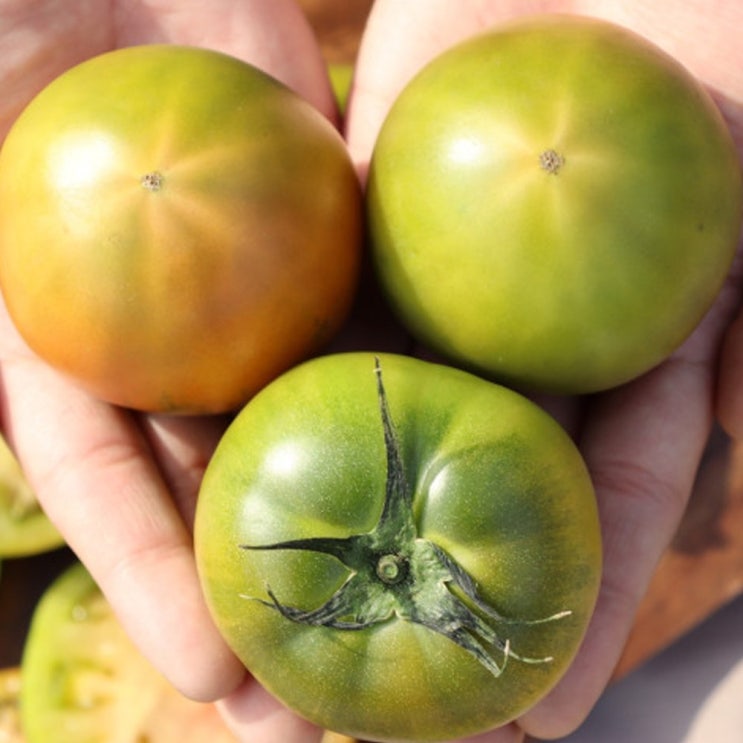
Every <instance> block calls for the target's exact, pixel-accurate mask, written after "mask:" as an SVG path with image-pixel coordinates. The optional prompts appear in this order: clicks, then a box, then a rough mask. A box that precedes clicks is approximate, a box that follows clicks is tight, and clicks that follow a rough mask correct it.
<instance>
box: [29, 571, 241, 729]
mask: <svg viewBox="0 0 743 743" xmlns="http://www.w3.org/2000/svg"><path fill="white" fill-rule="evenodd" d="M21 670H22V677H23V685H22V688H21V720H22V723H23V730H24V732H25V734H26V736H27V738H28V743H50V741H54V743H82V741H106V743H130V741H147V742H148V743H176V742H177V743H203V741H209V742H210V743H236V741H235V737H234V736H233V735H232V733H230V732H229V731H228V730H227V728H226V726H225V724H224V722H223V721H222V719H221V717H220V716H219V714H218V712H217V711H216V708H215V707H214V706H213V705H207V704H199V703H197V702H193V701H191V700H188V699H186V698H185V697H183V696H182V695H181V694H180V693H178V692H177V691H175V689H173V687H172V686H170V685H169V684H168V682H167V681H166V680H165V679H164V678H163V677H162V676H161V675H160V673H159V672H158V671H157V670H155V668H154V667H153V666H151V665H150V664H149V662H148V661H147V660H146V659H145V658H144V657H143V656H142V655H140V653H139V652H138V651H137V649H136V648H135V647H134V645H132V643H131V640H129V638H128V637H127V635H126V634H125V633H124V630H123V628H122V627H121V625H120V624H119V622H118V621H117V619H116V618H115V616H114V614H113V612H112V611H111V608H110V606H109V605H108V603H107V601H106V600H105V598H104V597H103V594H102V593H101V592H100V590H99V589H98V587H97V586H96V584H95V583H94V582H93V579H92V578H91V577H90V575H89V574H88V572H87V571H86V570H85V568H84V567H83V566H82V565H80V564H74V565H73V566H72V567H70V568H68V569H67V570H66V571H65V572H64V573H62V575H61V576H60V577H59V578H57V580H56V581H55V582H54V583H52V585H51V586H50V587H49V588H48V589H47V590H46V592H45V593H44V595H43V596H42V598H41V600H40V602H39V604H38V606H37V608H36V610H35V612H34V615H33V618H32V621H31V629H30V631H29V635H28V639H27V642H26V646H25V648H24V652H23V658H22V663H21Z"/></svg>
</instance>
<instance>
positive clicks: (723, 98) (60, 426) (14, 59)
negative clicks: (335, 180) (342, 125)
mask: <svg viewBox="0 0 743 743" xmlns="http://www.w3.org/2000/svg"><path fill="white" fill-rule="evenodd" d="M536 11H563V12H576V13H580V12H584V13H590V14H592V15H598V16H602V17H606V18H609V19H611V20H614V21H618V22H621V23H623V24H624V25H627V26H629V27H631V28H634V29H635V30H637V31H639V32H640V33H642V34H643V35H645V36H647V37H648V38H650V39H652V40H653V41H655V42H656V43H658V44H659V45H660V46H661V47H663V48H665V49H666V50H667V51H669V52H671V53H672V54H673V55H674V56H676V57H677V58H678V59H679V60H681V61H682V62H683V63H685V64H686V65H687V66H688V67H689V69H690V70H691V71H692V72H693V73H694V74H695V75H696V76H698V77H699V78H700V79H701V80H702V81H703V82H704V83H705V84H706V85H707V86H708V87H709V89H710V90H711V91H712V93H713V95H714V96H715V98H716V100H717V101H718V104H719V105H720V107H721V109H722V110H723V113H724V114H725V116H726V118H727V120H728V123H729V125H730V128H731V130H732V131H733V133H734V136H735V137H736V140H737V143H738V146H739V151H741V153H743V75H742V74H741V70H743V52H741V50H740V39H739V34H738V31H737V29H739V28H741V27H743V6H741V5H740V3H739V2H738V0H706V1H703V0H689V1H688V2H685V3H677V2H672V0H659V1H656V2H652V3H651V2H640V1H639V0H638V1H636V2H631V1H630V0H627V1H626V2H623V3H616V2H609V1H608V0H607V1H599V2H583V3H581V2H558V1H557V0H553V1H552V2H549V1H545V2H518V1H516V0H511V1H510V2H509V1H506V0H461V1H459V2H453V1H452V0H406V2H400V0H377V2H376V3H375V6H374V8H373V11H372V15H371V18H370V22H369V25H368V27H367V30H366V33H365V36H364V39H363V43H362V49H361V52H360V57H359V64H358V71H357V77H356V80H355V84H354V90H353V91H352V96H351V101H350V109H349V117H348V123H347V132H346V133H347V137H348V141H349V147H350V150H351V153H352V155H353V157H354V160H355V162H356V163H357V165H358V168H359V173H360V176H361V177H362V179H363V177H364V174H365V170H366V164H367V162H368V159H369V154H370V151H371V148H372V146H373V142H374V139H375V136H376V134H377V132H378V130H379V126H380V125H381V122H382V120H383V118H384V115H385V113H386V111H387V110H388V108H389V106H390V104H391V101H392V100H393V99H394V97H395V96H396V95H397V93H399V91H400V89H401V88H402V86H403V85H404V84H405V82H406V81H407V80H408V79H409V78H410V77H411V75H412V74H414V72H415V71H416V70H417V69H419V68H420V67H421V65H422V64H424V63H425V61H427V60H428V59H430V58H431V57H432V56H434V55H435V54H436V53H437V52H439V51H442V50H443V49H444V48H446V47H448V46H450V45H451V44H453V43H455V42H456V41H457V40H459V39H462V38H464V37H466V36H468V35H470V34H472V33H475V32H477V31H479V30H481V29H483V28H485V27H487V26H490V25H492V24H494V23H497V22H499V21H501V20H504V19H506V18H509V17H512V16H514V15H516V14H519V13H523V12H536ZM151 41H167V42H177V43H190V44H199V45H204V46H210V47H213V48H218V49H222V50H224V51H227V52H230V53H232V54H235V55H236V56H239V57H242V58H244V59H247V60H249V61H252V62H254V63H255V64H257V65H259V66H260V67H262V68H264V69H266V70H267V71H269V72H271V73H272V74H274V75H275V76H277V77H279V78H280V79H282V80H284V81H285V82H287V83H288V84H289V85H290V86H292V87H293V88H294V89H296V90H297V91H299V92H300V93H301V94H302V95H303V96H305V97H306V98H308V99H309V100H310V101H311V102H312V103H313V104H314V105H316V106H317V107H318V108H319V109H320V110H321V111H323V112H324V113H325V114H326V115H328V116H329V117H331V118H332V117H333V105H332V99H331V95H330V89H329V85H328V81H327V77H326V75H325V71H324V66H323V63H322V60H321V57H320V54H319V50H318V48H317V46H316V43H315V41H314V39H313V37H312V34H311V32H310V29H309V27H308V26H307V24H306V22H305V21H304V18H303V16H302V15H301V13H300V11H299V8H298V7H297V6H296V5H294V4H293V3H292V2H290V1H289V0H272V2H270V3H267V2H263V0H242V1H241V0H212V1H211V2H209V3H203V2H201V0H169V1H168V0H150V2H146V1H145V0H138V1H137V0H119V2H114V1H113V0H111V1H110V2H103V1H102V0H69V1H68V2H65V3H59V2H56V1H55V0H47V1H46V2H44V1H43V0H0V59H2V60H3V62H2V69H0V84H1V85H2V90H3V96H2V98H1V99H0V130H1V131H2V134H3V135H4V133H5V132H6V131H7V128H8V126H9V125H10V124H11V122H12V121H13V119H14V118H15V116H16V115H17V114H18V112H19V110H20V109H21V107H22V106H23V105H24V104H25V102H27V101H28V100H29V99H30V97H31V96H32V95H33V94H34V93H35V92H37V91H38V90H39V88H40V87H41V86H42V85H43V84H45V83H46V82H47V81H49V80H50V79H51V78H52V77H54V76H55V75H56V74H58V73H60V72H61V71H62V70H63V69H65V68H67V67H69V66H71V65H72V64H75V63H76V62H78V61H82V60H83V59H85V58H87V57H89V56H92V55H93V54H96V53H98V52H102V51H104V50H106V49H109V48H112V47H114V46H120V45H130V44H134V43H143V42H151ZM740 264H741V261H740V259H739V260H738V261H737V262H736V265H735V266H734V268H733V271H732V272H731V276H730V278H729V281H728V283H727V284H726V286H725V288H724V289H723V291H722V292H721V294H720V297H719V300H718V302H717V304H716V305H715V307H714V308H713V309H712V310H711V311H710V312H709V314H708V316H707V317H706V318H705V320H704V321H703V323H702V324H701V326H700V327H699V328H698V329H697V330H696V331H695V333H694V334H693V336H692V337H691V338H690V339H689V340H688V341H687V342H686V343H685V344H684V346H683V347H682V348H681V349H679V350H678V351H677V352H676V353H675V354H674V355H673V357H672V358H671V359H670V360H669V361H668V362H666V363H665V364H663V365H662V366H661V367H659V368H657V369H656V370H654V371H652V372H651V373H649V374H647V375H646V376H644V377H642V378H641V379H639V380H637V381H635V382H633V383H631V384H628V385H626V386H624V387H622V388H620V389H617V390H614V391H611V392H607V393H605V394H602V395H600V396H597V397H596V398H594V399H592V401H591V403H590V405H587V404H585V402H584V401H580V400H565V399H562V400H549V401H545V403H546V404H547V406H548V408H549V409H550V410H551V411H552V412H554V413H555V414H556V415H557V416H558V417H559V418H560V420H561V421H563V422H564V423H565V425H566V426H567V427H569V428H570V429H571V430H572V431H574V432H575V435H576V438H577V439H578V441H579V444H580V446H581V450H582V452H583V454H584V456H585V458H586V460H587V462H588V464H589V467H590V469H591V473H592V476H593V479H594V482H595V485H596V488H597V494H598V499H599V504H600V511H601V519H602V528H603V535H604V549H605V567H604V576H603V583H602V590H601V595H600V598H599V603H598V606H597V610H596V613H595V616H594V619H593V621H592V623H591V626H590V628H589V631H588V635H587V638H586V641H585V644H584V647H583V649H582V651H581V653H580V654H579V656H578V658H577V659H576V661H575V663H574V665H573V667H572V668H571V670H570V671H569V672H568V674H567V675H566V677H565V678H564V679H563V680H562V682H561V683H560V684H559V685H558V686H557V687H556V688H555V689H554V691H553V692H552V693H551V694H550V695H549V696H548V697H547V698H546V699H545V700H543V701H542V702H541V703H540V704H539V705H538V706H537V707H535V708H534V709H532V710H531V711H530V712H528V713H527V714H526V715H524V716H523V717H522V718H520V719H519V720H517V721H516V722H514V723H512V724H510V725H508V726H505V727H503V728H501V729H499V730H496V731H493V732H491V733H487V734H484V735H481V736H479V737H478V738H477V739H476V740H477V741H479V743H515V742H517V741H521V740H523V738H524V735H525V734H526V733H529V734H531V735H533V736H536V737H545V738H551V737H558V736H561V735H565V734H566V733H568V732H569V731H571V730H572V729H573V728H575V727H576V726H577V725H578V724H580V722H581V721H582V719H583V718H584V717H585V715H586V714H587V713H588V712H589V711H590V709H591V708H592V706H593V705H594V703H595V702H596V700H597V698H598V697H599V696H600V694H601V693H602V691H603V689H604V687H605V685H606V683H607V681H608V679H609V677H610V676H611V672H612V668H613V666H614V664H615V663H616V660H617V658H618V656H619V654H620V652H621V650H622V646H623V643H624V640H625V638H626V636H627V633H628V631H629V628H630V626H631V623H632V619H633V616H634V612H635V610H636V607H637V604H638V602H639V601H640V599H641V597H642V595H643V593H644V591H645V589H646V586H647V584H648V581H649V579H650V577H651V575H652V572H653V570H654V567H655V565H656V563H657V560H658V558H659V556H660V555H661V554H662V552H663V550H664V549H665V547H666V546H667V545H668V543H669V541H670V539H671V537H672V535H673V532H674V530H675V528H676V526H677V524H678V521H679V519H680V517H681V515H682V512H683V509H684V506H685V504H686V501H687V499H688V496H689V493H690V489H691V486H692V483H693V480H694V476H695V473H696V470H697V467H698V463H699V459H700V456H701V453H702V450H703V448H704V445H705V442H706V440H707V436H708V433H709V430H710V427H711V425H712V423H713V420H714V416H715V414H716V413H717V414H718V417H719V419H720V420H721V422H722V423H723V425H724V426H725V427H726V428H727V430H728V431H729V432H731V433H732V434H733V435H737V436H743V382H741V381H740V380H741V376H742V375H743V319H738V320H736V321H735V322H733V320H734V318H735V316H736V313H737V309H738V304H739V299H740V291H741V280H742V278H743V277H742V276H741V270H740V268H741V265H740ZM378 320H379V318H378V317H377V316H376V315H375V314H374V312H372V311H367V312H366V313H364V314H363V316H362V318H361V322H359V323H357V325H356V326H352V327H350V328H349V329H347V330H346V331H345V333H344V340H343V342H342V347H348V346H349V345H354V346H356V347H359V348H367V349H372V350H402V349H404V348H405V347H406V340H405V338H404V336H403V335H402V334H401V333H400V331H399V329H397V328H394V327H392V326H391V325H380V323H379V322H378ZM385 322H387V321H386V320H385ZM731 322H733V324H732V325H731ZM354 328H356V330H355V329H354ZM0 354H1V358H2V366H1V368H0V383H1V385H2V386H1V388H0V389H1V390H2V396H1V397H0V401H1V402H2V423H3V431H4V432H5V434H6V435H7V436H8V438H9V439H10V441H11V443H12V445H13V446H14V448H15V450H16V451H17V453H18V455H19V457H20V459H21V461H22V463H23V465H24V467H25V469H26V471H27V473H28V475H29V478H30V479H31V481H32V483H33V485H34V486H35V488H36V490H37V492H38V495H39V498H40V499H41V501H42V504H43V506H44V508H45V509H46V510H47V512H48V513H49V515H50V516H51V518H52V519H53V520H54V521H55V523H56V524H57V525H58V527H59V528H60V530H61V531H62V533H63V534H64V535H65V537H66V538H67V540H68V542H69V543H70V545H71V546H72V548H73V549H74V550H75V551H76V553H77V554H78V555H79V556H80V558H81V559H82V560H83V562H85V564H86V565H87V566H88V568H89V569H90V570H91V572H92V574H93V576H94V577H95V579H96V580H97V581H98V583H99V584H100V585H101V587H102V588H103V590H104V592H105V593H106V595H107V597H108V599H109V600H110V602H111V603H112V605H113V607H114V608H115V610H116V612H117V613H118V615H119V616H120V618H121V619H122V621H123V623H124V625H125V626H126V628H127V630H128V631H129V633H130V634H131V636H132V638H133V639H134V640H135V642H136V643H137V644H138V645H139V647H140V648H141V649H142V651H143V652H144V653H145V654H146V655H147V656H148V657H149V658H150V659H151V660H152V662H153V663H154V664H155V665H156V666H157V667H158V668H159V669H160V670H161V671H162V672H163V673H164V674H165V675H166V676H167V677H168V678H169V679H170V680H171V681H172V682H173V683H174V684H175V685H176V686H177V687H178V688H179V689H181V690H182V691H183V692H184V693H186V694H187V695H189V696H191V697H193V698H196V699H200V700H221V702H220V708H221V709H222V711H223V713H224V715H225V718H226V719H227V720H228V722H229V723H230V725H231V726H232V727H233V729H234V730H235V731H236V733H237V734H238V736H239V737H240V739H241V740H245V741H250V742H251V743H263V742H264V741H265V742H266V743H268V742H272V741H277V740H281V741H285V742H286V743H317V741H319V740H320V739H321V737H322V731H320V730H318V729H316V728H313V727H312V726H310V725H308V724H307V723H305V722H303V721H301V720H299V719H298V718H296V717H295V716H294V715H293V714H292V713H290V712H288V711H287V710H285V709H284V708H283V707H282V706H281V705H280V704H278V703H277V702H276V701H274V700H272V699H271V698H270V697H269V696H268V695H267V694H266V693H265V692H263V691H262V689H261V688H260V687H259V686H258V685H257V684H256V683H255V682H254V681H253V680H252V679H251V678H250V677H249V676H248V675H247V674H246V672H245V670H244V669H243V668H242V666H241V665H240V663H239V662H238V661H237V660H236V659H235V658H234V657H233V655H232V654H231V652H230V651H229V649H228V648H227V647H226V645H225V644H224V642H223V641H222V640H221V638H220V636H219V634H218V632H217V631H216V629H215V628H214V626H213V624H212V622H211V620H210V618H209V615H208V611H207V609H206V606H205V604H204V601H203V598H202V594H201V590H200V588H199V584H198V579H197V575H196V571H195V566H194V558H193V552H192V544H191V526H192V522H193V516H194V508H195V500H196V494H197V490H198V485H199V481H200V477H201V474H202V472H203V468H204V466H205V464H206V462H207V461H208V458H209V455H210V453H211V451H212V450H213V447H214V445H215V443H216V441H217V440H218V438H219V436H220V434H221V432H222V431H223V428H224V420H223V419H222V418H218V417H214V418H202V419H187V418H177V419H173V418H168V417H165V416H157V415H146V416H145V415H135V414H130V413H128V412H124V411H121V410H119V409H115V408H112V407H110V406H108V405H106V404H104V403H101V402H98V401H96V400H93V399H91V398H90V397H88V396H87V395H86V394H85V393H83V392H81V391H80V390H79V389H78V388H77V387H76V386H74V385H73V384H71V383H70V382H69V381H67V380H65V379H63V378H62V377H60V376H59V375H58V374H56V373H55V372H54V371H52V370H50V369H49V368H48V367H46V366H45V365H44V364H42V363H41V362H39V361H38V360H37V359H36V358H35V357H34V356H33V355H32V354H31V353H30V351H29V350H28V349H27V348H26V347H25V346H24V344H23V343H22V341H21V340H20V339H19V337H18V336H17V334H16V333H15V331H14V329H13V328H12V325H11V323H10V321H9V320H8V319H7V317H5V315H4V314H3V315H2V320H1V322H0Z"/></svg>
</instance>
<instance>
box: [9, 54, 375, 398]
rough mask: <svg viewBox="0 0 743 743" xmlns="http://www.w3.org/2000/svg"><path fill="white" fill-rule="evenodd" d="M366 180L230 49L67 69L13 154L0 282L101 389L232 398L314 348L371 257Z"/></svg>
mask: <svg viewBox="0 0 743 743" xmlns="http://www.w3.org/2000/svg"><path fill="white" fill-rule="evenodd" d="M360 202H361V198H360V189H359V186H358V182H357V178H356V175H355V172H354V170H353V166H352V164H351V161H350V158H349V156H348V153H347V150H346V148H345V145H344V143H343V140H342V138H341V136H340V135H339V133H338V132H337V131H336V130H335V129H334V128H333V127H332V125H331V124H330V123H329V122H328V121H327V120H326V119H325V118H324V117H323V116H322V115H321V114H320V113H319V112H318V111H317V110H316V109H314V108H313V107H312V106H311V105H310V104H309V103H308V102H306V101H304V100H303V99H302V98H300V97H299V96H298V95H297V94H295V93H294V92H292V91H290V90H289V89H288V88H286V87H285V86H283V85H281V84H280V83H279V82H277V81H276V80H274V79H273V78H271V77H270V76H268V75H266V74H265V73H263V72H261V71H259V70H258V69H256V68H254V67H253V66H251V65H248V64H247V63H245V62H242V61H239V60H237V59H234V58H232V57H229V56H227V55H223V54H219V53H217V52H213V51H209V50H204V49H196V48H189V47H177V46H165V45H154V46H141V47H133V48H128V49H122V50H118V51H115V52H110V53H107V54H104V55H101V56H99V57H96V58H94V59H92V60H88V61H86V62H84V63H83V64H81V65H79V66H77V67H75V68H73V69H71V70H68V71H67V72H66V73H64V74H63V75H62V76H60V77H59V78H57V79H56V80H55V81H53V82H52V83H51V84H50V85H49V86H48V87H47V88H45V89H44V90H43V91H42V92H41V93H40V94H39V95H38V96H37V97H36V98H35V99H34V100H33V101H32V102H31V103H30V104H29V106H28V107H27V109H26V110H25V111H24V112H23V113H22V114H21V116H20V117H19V119H18V120H17V122H16V123H15V125H14V126H13V128H12V130H11V132H10V133H9V135H8V138H7V140H6V142H5V144H4V146H3V149H2V153H0V284H1V286H2V291H3V294H4V296H5V300H6V303H7V305H8V309H9V312H10V314H11V317H12V318H13V320H14V322H15V324H16V325H17V327H18V329H19V330H20V332H21V334H22V335H23V336H24V338H25V339H26V341H27V342H28V344H29V345H30V346H31V348H32V349H34V350H35V351H36V352H37V353H38V354H39V355H40V356H41V357H43V358H44V359H45V360H47V361H48V362H49V363H50V364H52V365H53V366H55V367H56V368H58V369H60V370H62V371H64V372H66V373H67V374H69V375H71V376H72V377H74V378H76V379H77V380H79V381H80V382H81V383H82V384H83V385H84V386H85V387H86V388H87V389H88V390H89V391H91V392H92V393H93V394H95V395H96V396H98V397H100V398H103V399H105V400H108V401H111V402H114V403H117V404H120V405H124V406H128V407H133V408H138V409H143V410H165V411H177V412H217V411H221V410H228V409H231V408H234V407H236V406H238V405H239V404H240V403H242V402H243V401H244V400H246V399H247V398H249V397H250V396H252V395H253V394H254V393H255V392H256V391H257V390H258V389H260V388H261V387H262V386H263V385H265V384H266V382H268V381H269V380H270V379H272V378H273V377H275V376H277V375H278V374H279V373H280V372H281V371H283V370H284V369H286V368H287V367H289V366H291V365H293V364H294V363H295V362H297V361H298V360H300V359H301V358H303V357H304V356H306V355H308V354H311V353H313V352H315V351H317V350H318V349H319V348H321V347H322V346H323V344H324V343H325V342H327V340H328V339H329V338H330V337H331V336H332V335H333V333H334V332H335V330H337V329H338V327H339V326H340V324H341V323H342V321H343V320H344V318H345V316H346V313H347V310H348V308H349V306H350V303H351V300H352V297H353V294H354V291H355V286H356V279H357V274H358V266H359V254H360V250H359V247H360V242H361V240H360V235H361V206H360Z"/></svg>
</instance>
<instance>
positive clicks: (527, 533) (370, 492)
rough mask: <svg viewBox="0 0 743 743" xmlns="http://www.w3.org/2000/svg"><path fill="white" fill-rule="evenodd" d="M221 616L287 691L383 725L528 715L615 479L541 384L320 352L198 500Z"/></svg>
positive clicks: (353, 726)
mask: <svg viewBox="0 0 743 743" xmlns="http://www.w3.org/2000/svg"><path fill="white" fill-rule="evenodd" d="M195 549H196V556H197V562H198V568H199V574H200V577H201V580H202V584H203V586H204V590H205V594H206V597H207V601H208V603H209V606H210V608H211V611H212V613H213V616H214V619H215V621H216V623H217V625H218V627H219V629H220V630H221V632H222V633H223V635H224V637H225V638H226V640H227V641H228V643H229V644H230V646H231V647H232V648H233V650H234V651H235V653H236V654H237V655H238V657H239V658H240V659H241V660H242V661H243V662H244V663H245V665H246V667H247V668H248V669H249V670H250V672H251V673H252V674H254V675H255V677H256V678H257V679H258V680H259V681H260V682H261V683H262V684H264V685H265V686H266V688H267V689H268V690H269V691H271V692H272V693H273V694H275V695H276V696H277V697H278V698H279V699H281V700H282V701H283V702H284V703H285V704H286V705H287V706H289V707H291V708H292V709H294V710H296V711H297V712H298V713H299V714H301V715H303V716H304V717H306V718H308V719H310V720H312V721H313V722H315V723H316V724H318V725H320V726H322V727H325V728H329V729H332V730H336V731H339V732H343V733H346V734H348V735H353V736H356V737H359V738H361V739H364V740H385V741H386V740H390V741H392V740H394V741H425V740H450V739H453V738H459V737H461V736H465V735H471V734H474V733H477V732H479V731H484V730H488V729H490V728H493V727H496V726H498V725H500V724H502V723H505V722H507V721H508V720H511V719H513V718H515V717H517V716H518V715H520V714H521V713H522V712H524V711H525V710H526V709H527V708H529V707H530V706H531V705H533V704H534V703H536V702H537V701H538V700H539V699H540V698H541V697H542V696H543V695H544V694H545V693H547V691H548V690H549V689H550V688H552V687H553V686H554V684H555V683H556V682H557V680H558V679H559V678H560V677H561V676H562V674H563V673H564V672H565V670H566V668H567V667H568V666H569V664H570V662H571V661H572V659H573V657H574V655H575V653H576V651H577V649H578V646H579V644H580V642H581V640H582V637H583V635H584V632H585V629H586V626H587V624H588V621H589V619H590V616H591V613H592V610H593V606H594V602H595V600H596V595H597V591H598V584H599V577H600V566H601V545H600V534H599V524H598V518H597V509H596V503H595V499H594V493H593V488H592V485H591V481H590V478H589V476H588V473H587V471H586V468H585V465H584V463H583V460H582V458H581V456H580V454H579V453H578V451H577V449H576V448H575V446H574V444H573V442H572V441H571V439H570V438H569V437H568V436H567V434H566V433H565V432H564V431H563V429H562V428H560V426H559V425H558V424H557V423H556V422H555V421H554V420H553V419H552V418H551V417H549V416H548V415H547V414H546V413H545V412H544V411H542V410H541V409H540V408H538V407H537V406H535V405H534V404H533V403H531V402H530V401H528V400H527V399H526V398H524V397H522V396H520V395H518V394H517V393H515V392H512V391H510V390H508V389H506V388H504V387H501V386H498V385H495V384H492V383H490V382H487V381H484V380H482V379H480V378H478V377H475V376H473V375H471V374H469V373H466V372H463V371H460V370H457V369H453V368H449V367H444V366H440V365H436V364H431V363H428V362H424V361H420V360H417V359H412V358H409V357H403V356H395V355H380V356H379V357H374V356H373V355H372V354H367V353H354V354H339V355H332V356H326V357H322V358H318V359H315V360H313V361H310V362H307V363H305V364H303V365H301V366H299V367H296V368H295V369H293V370H291V371H290V372H288V373H286V374H284V375H283V376H282V377H280V378H279V379H277V380H276V381H275V382H273V383H271V384H270V385H269V386H268V387H266V388H264V389H263V390H262V391H261V392H260V393H259V394H258V395H257V396H256V397H255V398H253V400H251V402H250V403H248V405H247V406H246V407H245V408H244V409H243V411H242V412H241V413H240V414H239V415H238V417H237V418H236V419H235V421H234V422H233V423H232V425H231V426H230V428H229V429H228V431H227V432H226V434H225V436H224V437H223V439H222V441H221V442H220V444H219V445H218V447H217V450H216V452H215V454H214V456H213V458H212V460H211V462H210V464H209V466H208V468H207V471H206V474H205V477H204V480H203V484H202V488H201V491H200V495H199V501H198V506H197V513H196V524H195Z"/></svg>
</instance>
